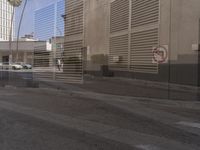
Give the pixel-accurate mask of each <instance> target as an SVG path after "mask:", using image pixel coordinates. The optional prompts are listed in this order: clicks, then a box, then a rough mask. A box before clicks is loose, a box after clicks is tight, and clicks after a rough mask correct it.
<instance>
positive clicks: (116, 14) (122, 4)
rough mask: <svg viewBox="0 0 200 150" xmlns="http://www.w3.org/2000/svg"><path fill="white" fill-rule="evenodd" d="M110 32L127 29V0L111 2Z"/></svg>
mask: <svg viewBox="0 0 200 150" xmlns="http://www.w3.org/2000/svg"><path fill="white" fill-rule="evenodd" d="M110 13H111V19H110V27H111V28H110V32H111V33H113V32H118V31H121V30H126V29H128V26H129V21H128V20H129V0H116V1H114V2H112V3H111V12H110Z"/></svg>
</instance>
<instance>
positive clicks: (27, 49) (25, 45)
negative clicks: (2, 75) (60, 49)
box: [0, 39, 51, 65]
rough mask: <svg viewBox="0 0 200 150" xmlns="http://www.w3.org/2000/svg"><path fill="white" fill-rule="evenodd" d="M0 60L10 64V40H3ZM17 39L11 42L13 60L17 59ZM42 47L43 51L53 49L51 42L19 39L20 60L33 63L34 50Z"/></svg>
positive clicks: (0, 43) (0, 48)
mask: <svg viewBox="0 0 200 150" xmlns="http://www.w3.org/2000/svg"><path fill="white" fill-rule="evenodd" d="M0 45H1V46H0V62H2V63H4V64H8V63H9V62H10V61H9V54H10V49H9V42H8V41H1V42H0ZM16 45H17V42H16V41H12V43H11V50H12V55H13V61H15V60H16V53H17V52H16ZM39 48H42V50H43V51H51V44H49V43H48V42H46V41H30V40H29V41H27V40H22V39H21V40H20V41H19V51H18V54H19V58H18V61H19V62H24V63H27V64H31V65H32V64H33V62H34V52H35V51H36V50H37V49H39Z"/></svg>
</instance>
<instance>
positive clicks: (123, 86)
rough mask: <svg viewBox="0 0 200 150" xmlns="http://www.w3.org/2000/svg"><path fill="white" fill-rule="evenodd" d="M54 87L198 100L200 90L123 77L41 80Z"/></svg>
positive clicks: (42, 84)
mask: <svg viewBox="0 0 200 150" xmlns="http://www.w3.org/2000/svg"><path fill="white" fill-rule="evenodd" d="M45 86H46V87H53V88H57V89H64V90H68V91H87V92H88V91H89V92H96V93H102V94H111V95H118V96H131V97H145V98H156V99H171V100H185V101H198V100H199V99H200V90H199V88H197V87H192V86H184V85H176V84H170V85H168V84H167V83H160V82H152V81H143V80H135V79H123V78H104V77H91V76H86V77H85V80H84V84H64V83H61V82H56V81H41V82H40V87H45Z"/></svg>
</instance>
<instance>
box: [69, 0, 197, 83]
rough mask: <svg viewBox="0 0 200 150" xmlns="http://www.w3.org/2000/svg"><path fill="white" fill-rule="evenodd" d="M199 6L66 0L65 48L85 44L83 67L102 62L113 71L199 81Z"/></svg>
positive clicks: (174, 0)
mask: <svg viewBox="0 0 200 150" xmlns="http://www.w3.org/2000/svg"><path fill="white" fill-rule="evenodd" d="M72 3H73V5H72ZM199 6H200V1H199V0H190V1H188V0H151V1H144V0H67V1H66V17H65V37H66V38H65V44H66V45H68V46H67V48H65V51H66V53H67V51H69V50H70V49H71V51H72V50H73V49H76V50H78V49H79V50H81V49H82V50H83V49H85V51H84V53H86V54H85V55H86V57H85V60H87V65H86V68H85V69H86V70H87V71H89V72H97V71H100V68H101V66H102V65H108V66H109V69H110V70H111V71H112V72H113V73H114V75H115V76H123V77H130V78H136V79H144V80H153V81H162V82H172V83H178V84H187V85H195V86H199V85H200V52H199V44H200V9H199ZM74 52H75V50H74Z"/></svg>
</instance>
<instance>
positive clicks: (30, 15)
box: [15, 0, 57, 36]
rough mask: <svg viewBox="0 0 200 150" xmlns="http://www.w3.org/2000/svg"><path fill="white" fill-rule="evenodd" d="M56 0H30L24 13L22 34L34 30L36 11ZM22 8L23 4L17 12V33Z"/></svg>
mask: <svg viewBox="0 0 200 150" xmlns="http://www.w3.org/2000/svg"><path fill="white" fill-rule="evenodd" d="M24 1H25V0H23V2H24ZM55 1H57V0H28V2H27V7H26V10H25V13H24V18H23V20H22V26H21V31H20V36H23V35H25V34H30V33H32V32H34V11H35V10H37V9H39V8H42V7H45V6H47V5H49V4H50V3H53V2H55ZM22 8H23V4H22V5H21V6H20V7H18V8H16V14H15V19H16V21H15V23H16V25H15V26H16V29H15V31H16V33H17V28H18V24H19V18H20V15H21V12H22ZM16 36H17V34H16Z"/></svg>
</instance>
